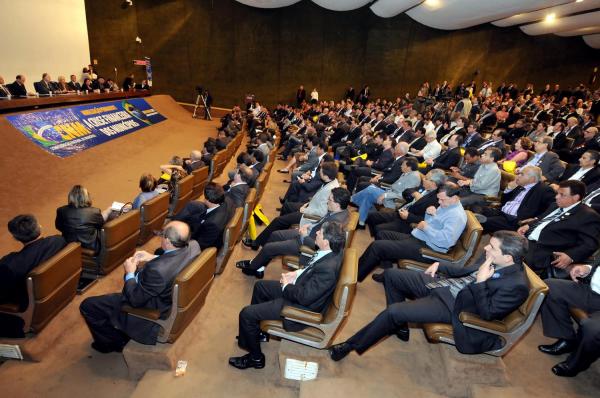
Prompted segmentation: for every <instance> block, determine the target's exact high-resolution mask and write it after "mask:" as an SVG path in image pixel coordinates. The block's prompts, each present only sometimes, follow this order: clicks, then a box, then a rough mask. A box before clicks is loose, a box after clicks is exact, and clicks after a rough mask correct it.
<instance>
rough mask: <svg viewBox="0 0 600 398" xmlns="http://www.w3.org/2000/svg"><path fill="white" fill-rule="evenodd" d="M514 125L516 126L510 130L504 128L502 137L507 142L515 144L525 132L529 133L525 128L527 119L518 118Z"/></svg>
mask: <svg viewBox="0 0 600 398" xmlns="http://www.w3.org/2000/svg"><path fill="white" fill-rule="evenodd" d="M513 126H514V127H513V128H512V129H510V131H509V132H506V130H504V129H502V130H503V135H502V137H503V138H504V140H505V141H506V143H507V144H509V145H512V144H514V143H515V142H516V141H517V140H518V139H519V138H521V137H523V136H525V134H527V129H526V128H525V121H524V120H523V119H517V120H516V121H515V124H514V125H513Z"/></svg>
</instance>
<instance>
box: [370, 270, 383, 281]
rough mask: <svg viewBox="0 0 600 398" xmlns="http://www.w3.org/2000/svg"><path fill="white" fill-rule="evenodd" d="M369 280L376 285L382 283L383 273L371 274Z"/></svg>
mask: <svg viewBox="0 0 600 398" xmlns="http://www.w3.org/2000/svg"><path fill="white" fill-rule="evenodd" d="M371 278H373V280H374V281H375V282H377V283H383V272H380V273H378V274H371Z"/></svg>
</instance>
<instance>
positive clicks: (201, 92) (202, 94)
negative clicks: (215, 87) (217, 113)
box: [192, 85, 212, 120]
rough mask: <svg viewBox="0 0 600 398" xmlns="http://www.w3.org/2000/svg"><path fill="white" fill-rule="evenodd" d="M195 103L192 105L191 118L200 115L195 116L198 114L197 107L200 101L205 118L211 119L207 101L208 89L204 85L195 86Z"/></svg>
mask: <svg viewBox="0 0 600 398" xmlns="http://www.w3.org/2000/svg"><path fill="white" fill-rule="evenodd" d="M196 93H197V95H196V104H195V106H194V114H193V115H192V117H193V118H196V117H199V116H200V115H198V116H196V115H197V114H198V107H199V106H200V104H201V103H202V105H204V112H205V113H204V118H205V119H206V120H212V116H211V115H210V106H209V104H208V103H207V101H208V95H209V94H208V89H207V88H205V87H202V86H201V85H198V86H196Z"/></svg>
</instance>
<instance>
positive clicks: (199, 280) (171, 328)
mask: <svg viewBox="0 0 600 398" xmlns="http://www.w3.org/2000/svg"><path fill="white" fill-rule="evenodd" d="M216 265H217V249H216V248H214V247H209V248H208V249H205V250H203V251H202V253H200V255H199V256H198V257H196V258H195V259H194V260H193V261H192V262H191V263H190V264H188V266H187V267H185V268H184V269H183V270H181V272H180V273H179V275H177V277H176V278H175V282H174V283H173V305H172V307H171V310H170V312H169V315H168V316H167V318H166V319H158V311H157V310H151V309H147V308H132V307H129V306H124V307H123V308H122V310H123V311H125V312H127V313H129V314H130V315H133V316H137V317H139V318H143V319H147V320H149V321H152V322H154V323H157V324H158V325H160V327H161V331H160V333H159V335H158V342H160V343H174V342H175V341H176V340H177V339H178V338H179V336H180V335H181V334H182V333H183V332H184V330H185V328H186V327H187V326H188V325H189V324H190V323H191V322H192V321H193V320H194V318H195V317H196V315H197V314H198V312H199V311H200V309H201V308H202V306H203V305H204V302H205V301H206V296H207V295H208V291H209V290H210V286H211V284H212V281H213V279H214V274H215V268H216Z"/></svg>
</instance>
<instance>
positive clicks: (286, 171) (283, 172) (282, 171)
mask: <svg viewBox="0 0 600 398" xmlns="http://www.w3.org/2000/svg"><path fill="white" fill-rule="evenodd" d="M277 172H278V173H281V174H289V173H290V171H289V170H284V169H279V170H277Z"/></svg>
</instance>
